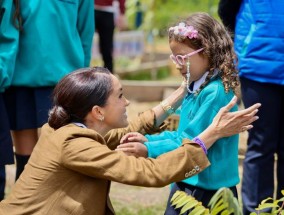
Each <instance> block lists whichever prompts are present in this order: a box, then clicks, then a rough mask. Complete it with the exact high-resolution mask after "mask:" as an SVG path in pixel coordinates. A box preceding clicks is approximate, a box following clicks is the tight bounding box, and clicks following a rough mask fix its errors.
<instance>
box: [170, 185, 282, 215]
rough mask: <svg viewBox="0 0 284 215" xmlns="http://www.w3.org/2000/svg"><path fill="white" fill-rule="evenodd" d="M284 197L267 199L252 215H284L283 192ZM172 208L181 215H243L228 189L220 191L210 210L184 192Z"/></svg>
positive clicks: (175, 194)
mask: <svg viewBox="0 0 284 215" xmlns="http://www.w3.org/2000/svg"><path fill="white" fill-rule="evenodd" d="M281 193H282V195H283V197H282V198H280V199H278V200H277V199H276V200H274V199H272V198H267V199H264V200H263V201H262V202H261V203H260V205H259V206H258V208H256V212H253V213H251V215H267V214H275V215H284V190H282V191H281ZM171 203H172V206H175V209H179V210H180V214H184V213H185V212H189V211H190V212H189V215H207V214H210V215H216V214H221V215H230V214H235V215H242V214H243V213H242V211H241V208H240V205H239V202H238V200H237V198H236V197H234V195H233V193H232V191H231V190H230V189H228V188H221V189H219V190H218V191H217V192H216V193H215V195H214V196H213V197H212V199H211V200H210V202H209V206H210V209H208V208H206V207H204V206H203V205H202V203H201V202H199V201H197V200H196V199H195V198H194V197H192V196H189V195H187V194H186V193H185V192H183V191H176V192H175V193H174V195H173V197H172V198H171ZM265 209H266V210H267V209H271V210H272V211H271V213H267V212H261V211H262V210H265Z"/></svg>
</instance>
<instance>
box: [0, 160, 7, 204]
mask: <svg viewBox="0 0 284 215" xmlns="http://www.w3.org/2000/svg"><path fill="white" fill-rule="evenodd" d="M5 176H6V173H5V166H0V201H2V200H3V199H4V195H5V185H6V177H5Z"/></svg>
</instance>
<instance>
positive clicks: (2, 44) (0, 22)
mask: <svg viewBox="0 0 284 215" xmlns="http://www.w3.org/2000/svg"><path fill="white" fill-rule="evenodd" d="M0 9H1V11H0V92H3V91H4V90H5V88H7V87H8V86H9V85H10V83H11V80H12V76H13V72H14V67H15V60H16V56H17V51H18V42H19V31H18V29H17V28H16V27H15V26H14V24H13V13H14V5H13V1H12V0H4V1H1V8H0Z"/></svg>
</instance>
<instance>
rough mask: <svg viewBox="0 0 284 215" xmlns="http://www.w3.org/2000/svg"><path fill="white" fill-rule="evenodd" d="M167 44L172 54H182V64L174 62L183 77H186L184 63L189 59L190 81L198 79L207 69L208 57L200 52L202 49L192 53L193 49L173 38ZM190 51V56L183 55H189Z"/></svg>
mask: <svg viewBox="0 0 284 215" xmlns="http://www.w3.org/2000/svg"><path fill="white" fill-rule="evenodd" d="M169 45H170V49H171V51H172V54H173V56H175V57H176V56H177V55H182V56H184V65H180V64H178V63H175V65H176V68H177V70H179V71H180V73H181V75H182V76H183V77H186V73H187V66H186V63H187V62H188V61H189V63H190V67H189V71H190V82H192V81H196V80H199V79H200V78H201V77H202V76H203V74H204V73H205V72H206V71H207V70H208V69H209V68H208V65H209V62H208V58H207V57H205V56H204V55H203V54H202V51H200V52H198V53H195V54H194V53H193V52H194V51H196V50H195V49H192V48H190V47H189V46H188V45H186V44H185V43H181V42H177V41H175V40H172V41H170V43H169ZM192 53H193V55H191V56H190V57H185V55H190V54H192Z"/></svg>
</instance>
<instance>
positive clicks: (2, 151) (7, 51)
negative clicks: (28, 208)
mask: <svg viewBox="0 0 284 215" xmlns="http://www.w3.org/2000/svg"><path fill="white" fill-rule="evenodd" d="M15 6H17V8H16V10H15V9H14V8H15ZM12 8H13V9H12ZM17 9H18V5H14V2H13V1H11V0H4V1H0V11H1V13H0V41H1V43H0V119H1V120H0V201H1V200H3V199H4V196H5V185H6V170H5V165H7V164H13V163H14V154H13V145H12V138H11V135H10V126H9V120H8V116H7V112H6V108H5V104H4V100H3V92H4V91H5V89H6V88H7V87H8V86H9V85H10V83H11V79H12V72H13V65H14V63H15V56H16V55H15V53H16V51H17V46H16V45H15V40H16V39H17V37H15V38H14V36H15V35H17V32H18V30H17V29H16V28H9V29H8V30H6V29H7V26H9V25H15V26H17V27H18V24H19V23H18V21H19V20H17V19H16V18H17V17H15V16H14V14H13V13H12V10H15V11H17Z"/></svg>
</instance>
